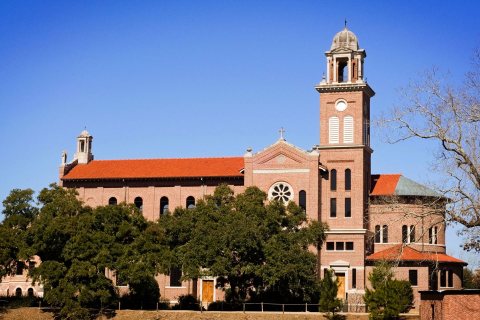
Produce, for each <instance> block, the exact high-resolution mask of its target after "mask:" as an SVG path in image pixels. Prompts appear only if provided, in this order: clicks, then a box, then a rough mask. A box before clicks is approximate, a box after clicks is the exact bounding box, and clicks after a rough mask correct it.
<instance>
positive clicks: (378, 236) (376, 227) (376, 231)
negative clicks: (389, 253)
mask: <svg viewBox="0 0 480 320" xmlns="http://www.w3.org/2000/svg"><path fill="white" fill-rule="evenodd" d="M380 239H381V234H380V226H379V225H378V224H377V225H376V226H375V243H380Z"/></svg>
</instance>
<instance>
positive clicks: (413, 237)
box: [410, 225, 415, 243]
mask: <svg viewBox="0 0 480 320" xmlns="http://www.w3.org/2000/svg"><path fill="white" fill-rule="evenodd" d="M413 242H415V226H414V225H411V226H410V243H413Z"/></svg>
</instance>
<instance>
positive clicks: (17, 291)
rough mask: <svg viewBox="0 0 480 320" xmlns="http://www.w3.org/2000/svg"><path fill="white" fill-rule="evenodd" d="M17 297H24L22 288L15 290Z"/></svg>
mask: <svg viewBox="0 0 480 320" xmlns="http://www.w3.org/2000/svg"><path fill="white" fill-rule="evenodd" d="M15 296H16V297H21V296H22V289H21V288H17V289H16V290H15Z"/></svg>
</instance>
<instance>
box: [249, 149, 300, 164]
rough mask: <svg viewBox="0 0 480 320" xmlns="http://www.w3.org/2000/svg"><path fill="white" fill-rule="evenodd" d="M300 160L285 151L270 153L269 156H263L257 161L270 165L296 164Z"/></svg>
mask: <svg viewBox="0 0 480 320" xmlns="http://www.w3.org/2000/svg"><path fill="white" fill-rule="evenodd" d="M302 162H303V161H302V159H299V158H298V157H296V156H292V155H291V154H287V153H285V152H278V153H276V154H271V155H270V156H269V157H264V158H263V159H262V160H261V161H259V162H257V163H258V164H266V165H272V166H285V165H296V164H300V163H302Z"/></svg>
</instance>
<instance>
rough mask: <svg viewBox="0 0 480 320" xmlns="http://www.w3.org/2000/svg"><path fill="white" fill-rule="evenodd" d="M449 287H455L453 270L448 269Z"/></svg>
mask: <svg viewBox="0 0 480 320" xmlns="http://www.w3.org/2000/svg"><path fill="white" fill-rule="evenodd" d="M447 285H448V287H450V288H453V271H452V270H448V283H447Z"/></svg>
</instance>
